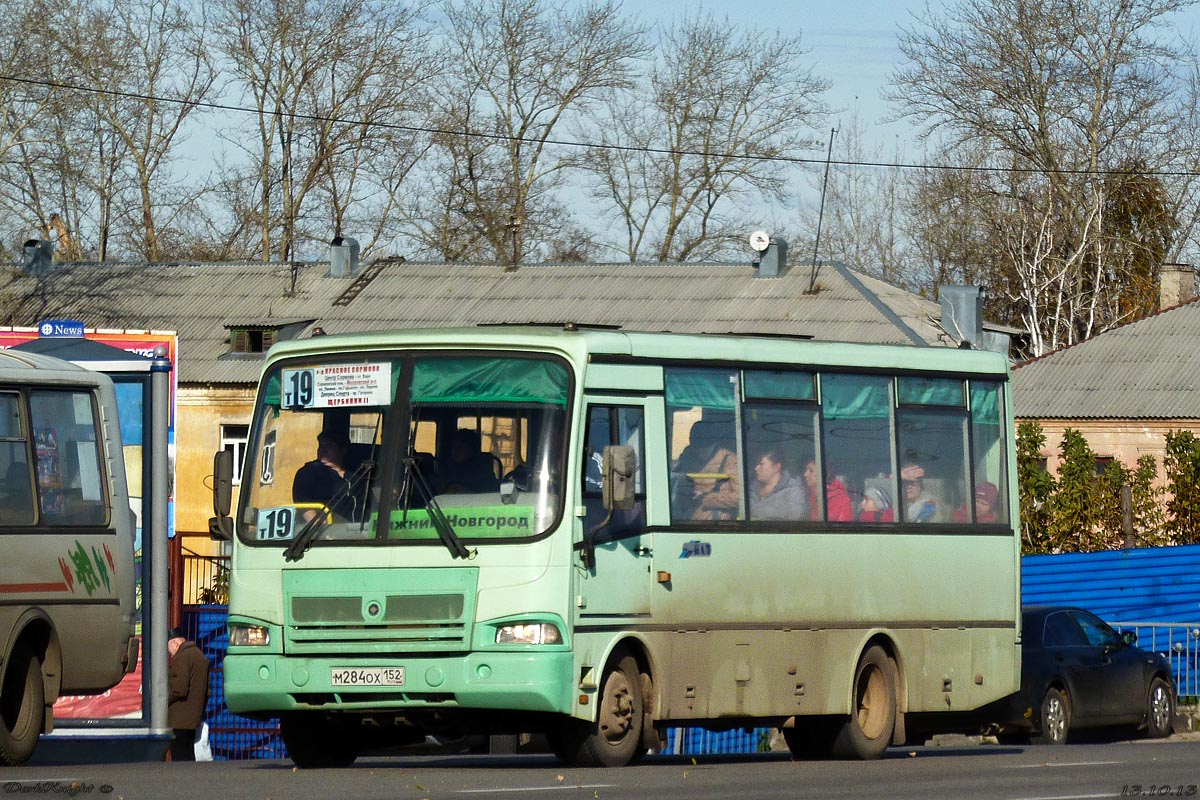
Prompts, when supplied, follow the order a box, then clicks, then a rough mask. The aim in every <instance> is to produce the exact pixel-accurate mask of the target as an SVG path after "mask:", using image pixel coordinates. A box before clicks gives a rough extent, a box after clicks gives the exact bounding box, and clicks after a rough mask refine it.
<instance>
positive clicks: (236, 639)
mask: <svg viewBox="0 0 1200 800" xmlns="http://www.w3.org/2000/svg"><path fill="white" fill-rule="evenodd" d="M270 643H271V632H270V630H268V629H267V628H266V627H265V626H263V625H243V624H241V623H231V624H230V626H229V646H230V647H265V646H266V645H269V644H270Z"/></svg>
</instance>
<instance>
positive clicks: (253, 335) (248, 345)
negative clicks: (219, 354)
mask: <svg viewBox="0 0 1200 800" xmlns="http://www.w3.org/2000/svg"><path fill="white" fill-rule="evenodd" d="M278 338H279V332H278V331H276V330H274V329H272V328H230V330H229V352H231V353H265V352H267V351H268V350H270V349H271V345H273V344H275V342H276V340H277V339H278Z"/></svg>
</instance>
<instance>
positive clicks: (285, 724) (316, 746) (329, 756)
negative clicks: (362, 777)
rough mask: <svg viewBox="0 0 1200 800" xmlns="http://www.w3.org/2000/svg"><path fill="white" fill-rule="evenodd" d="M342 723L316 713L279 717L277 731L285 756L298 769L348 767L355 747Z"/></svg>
mask: <svg viewBox="0 0 1200 800" xmlns="http://www.w3.org/2000/svg"><path fill="white" fill-rule="evenodd" d="M344 727H345V726H343V725H341V724H339V723H337V722H335V721H332V720H327V719H324V718H322V717H320V716H319V715H313V714H294V715H290V716H286V717H284V718H283V719H281V720H279V734H280V736H281V737H282V739H283V746H284V747H286V748H287V753H288V757H289V758H291V759H292V762H293V763H294V764H295V765H296V766H297V767H299V768H300V769H330V768H340V767H348V766H350V765H351V764H353V763H354V761H355V759H357V758H358V749H357V747H356V745H355V740H354V737H352V736H351V735H350V734H351V732H350V731H348V730H345V729H344Z"/></svg>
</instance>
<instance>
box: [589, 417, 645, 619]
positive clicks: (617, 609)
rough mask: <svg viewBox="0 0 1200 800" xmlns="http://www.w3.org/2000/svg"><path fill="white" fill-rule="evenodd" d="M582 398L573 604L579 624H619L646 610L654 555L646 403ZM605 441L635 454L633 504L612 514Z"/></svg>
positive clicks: (606, 444)
mask: <svg viewBox="0 0 1200 800" xmlns="http://www.w3.org/2000/svg"><path fill="white" fill-rule="evenodd" d="M586 402H587V406H586V410H585V415H584V426H585V430H584V437H585V439H584V441H585V443H586V446H585V447H584V452H583V455H582V458H583V465H582V469H581V470H580V474H581V475H582V487H581V497H582V504H581V505H580V506H579V507H578V508H577V509H576V521H575V542H576V548H577V549H576V557H577V558H578V559H579V561H580V562H581V563H582V564H583V568H582V569H580V570H577V571H576V574H577V575H579V576H580V577H579V581H578V583H577V588H578V591H577V594H576V597H575V606H576V611H577V613H578V617H579V622H580V624H582V625H587V624H588V623H589V622H595V623H599V622H601V621H603V622H605V623H607V624H621V620H623V619H627V620H636V619H639V618H644V617H649V615H650V588H651V585H652V583H653V568H654V560H653V553H652V552H651V550H650V539H651V537H650V535H649V534H648V533H646V469H645V463H644V462H645V454H646V418H647V403H646V401H645V400H643V399H640V398H628V397H622V398H618V397H603V396H589V397H588V398H586ZM660 402H661V400H660ZM609 445H624V446H627V447H632V448H633V449H634V451H635V452H636V453H637V460H638V469H637V473H636V475H635V478H634V486H635V502H634V506H633V508H631V509H628V510H618V511H613V512H612V514H611V516H610V515H609V513H608V512H607V511H606V510H605V509H604V503H603V497H602V495H601V488H602V485H601V460H602V458H603V455H604V448H605V447H606V446H609Z"/></svg>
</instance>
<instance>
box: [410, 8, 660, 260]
mask: <svg viewBox="0 0 1200 800" xmlns="http://www.w3.org/2000/svg"><path fill="white" fill-rule="evenodd" d="M443 8H444V11H445V14H446V19H447V25H448V40H449V45H448V52H447V54H446V59H447V64H448V65H449V68H448V69H447V71H446V75H445V79H446V80H445V83H444V85H443V86H442V88H441V90H440V92H439V94H440V96H441V98H442V100H443V103H442V109H443V114H442V115H441V117H440V118H438V119H437V124H436V127H438V128H439V129H441V130H442V131H443V132H442V133H441V134H440V135H439V136H438V137H436V138H435V144H436V146H437V148H438V156H437V159H436V160H435V161H433V162H432V163H433V164H436V165H439V167H440V168H439V169H438V171H437V172H435V173H431V174H430V175H429V177H428V180H429V181H430V182H431V184H430V189H431V192H430V194H429V196H428V199H429V200H430V201H431V202H429V203H422V204H421V205H420V207H419V208H417V209H412V211H413V213H412V215H411V217H410V219H411V225H410V230H409V233H410V236H411V237H412V238H413V239H414V240H416V241H417V242H419V243H421V245H422V246H423V247H425V248H428V249H430V250H433V251H434V252H443V253H445V254H446V255H453V254H455V253H459V254H462V255H466V256H473V255H478V256H482V257H487V258H492V259H495V260H497V261H500V262H502V263H506V264H517V263H520V262H521V261H523V260H524V259H525V257H526V255H527V253H529V252H531V251H533V250H536V249H538V248H539V247H541V246H542V245H545V244H547V243H548V242H550V241H552V240H554V239H555V238H556V234H558V233H560V232H561V231H562V230H563V229H564V227H570V225H571V223H570V219H569V216H568V215H567V214H566V212H565V209H564V207H563V203H562V202H561V200H560V199H559V197H558V196H557V194H556V191H557V189H558V188H559V186H560V185H561V182H562V180H563V173H564V170H565V168H566V167H567V166H568V161H567V159H566V158H565V157H561V156H556V155H555V154H551V153H548V152H547V151H548V149H549V148H550V146H551V139H552V138H553V137H554V135H555V134H556V132H558V131H561V130H565V128H566V125H565V123H566V122H568V121H569V120H570V119H571V118H572V117H573V115H574V116H575V117H576V118H577V117H578V115H579V114H581V113H583V112H584V111H586V110H587V109H588V108H589V107H591V106H592V105H593V104H594V103H595V101H597V100H598V99H599V97H600V96H601V93H602V92H603V91H605V90H609V89H622V88H624V87H626V86H628V85H629V82H630V75H631V69H632V61H633V59H635V58H637V57H638V56H640V55H641V53H642V52H643V50H644V47H645V45H644V43H643V41H642V37H641V31H640V30H639V29H638V28H636V27H635V26H633V25H632V24H630V23H629V22H628V21H626V20H625V19H624V18H623V17H622V16H621V14H620V13H619V9H618V6H617V5H616V4H615V3H614V2H611V0H603V1H602V2H587V3H584V4H581V5H578V6H575V5H571V6H568V5H566V4H561V5H552V4H549V3H546V2H543V0H461V1H456V0H449V1H448V2H447V3H446V4H445V5H444V7H443ZM434 204H436V206H437V207H436V208H434V207H433V205H434ZM447 247H449V248H450V249H449V250H446V249H445V248H447Z"/></svg>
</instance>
